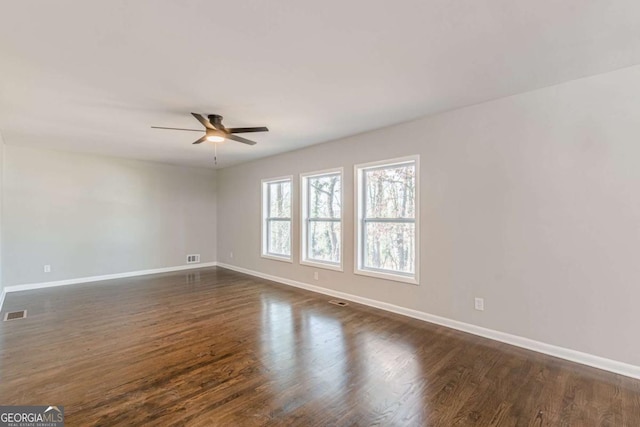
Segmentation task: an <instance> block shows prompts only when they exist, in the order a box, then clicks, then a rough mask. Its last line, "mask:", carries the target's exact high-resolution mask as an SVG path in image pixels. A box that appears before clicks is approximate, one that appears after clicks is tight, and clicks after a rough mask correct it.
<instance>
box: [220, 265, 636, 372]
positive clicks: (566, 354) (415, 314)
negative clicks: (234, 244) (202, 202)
mask: <svg viewBox="0 0 640 427" xmlns="http://www.w3.org/2000/svg"><path fill="white" fill-rule="evenodd" d="M218 266H219V267H222V268H227V269H229V270H234V271H237V272H240V273H244V274H248V275H250V276H256V277H260V278H263V279H267V280H271V281H274V282H278V283H282V284H285V285H289V286H294V287H296V288H301V289H306V290H308V291H312V292H317V293H320V294H325V295H329V296H332V297H336V298H341V299H345V300H349V301H353V302H355V303H358V304H363V305H368V306H370V307H375V308H379V309H381V310H386V311H390V312H392V313H396V314H401V315H404V316H408V317H412V318H414V319H419V320H423V321H425V322H430V323H435V324H437V325H441V326H446V327H448V328H451V329H456V330H459V331H463V332H467V333H470V334H473V335H478V336H481V337H484V338H489V339H492V340H495V341H500V342H503V343H506V344H511V345H514V346H516V347H521V348H525V349H527V350H532V351H536V352H538V353H544V354H547V355H549V356H554V357H558V358H561V359H565V360H569V361H571V362H576V363H580V364H582V365H587V366H591V367H594V368H598V369H603V370H605V371H609V372H613V373H616V374H620V375H624V376H627V377H631V378H636V379H640V366H636V365H631V364H628V363H624V362H619V361H616V360H611V359H607V358H604V357H600V356H595V355H593V354H589V353H583V352H580V351H576V350H571V349H568V348H564V347H559V346H556V345H552V344H547V343H544V342H540V341H535V340H532V339H529V338H524V337H520V336H517V335H512V334H508V333H506V332H500V331H496V330H493V329H488V328H483V327H482V326H477V325H472V324H470V323H465V322H460V321H458V320H453V319H449V318H446V317H441V316H436V315H433V314H429V313H425V312H422V311H418V310H413V309H410V308H405V307H400V306H397V305H394V304H389V303H386V302H382V301H377V300H373V299H369V298H364V297H360V296H357V295H353V294H348V293H345V292H340V291H335V290H333V289H327V288H323V287H320V286H315V285H311V284H308V283H304V282H299V281H297V280H291V279H285V278H282V277H277V276H271V275H269V274H264V273H260V272H258V271H253V270H248V269H246V268H242V267H237V266H234V265H229V264H224V263H220V262H219V263H218Z"/></svg>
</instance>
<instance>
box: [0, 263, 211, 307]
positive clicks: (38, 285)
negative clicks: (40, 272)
mask: <svg viewBox="0 0 640 427" xmlns="http://www.w3.org/2000/svg"><path fill="white" fill-rule="evenodd" d="M216 265H217V263H216V262H203V263H199V264H186V265H178V266H176V267H165V268H154V269H151V270H139V271H128V272H126V273H115V274H105V275H103V276H90V277H79V278H77V279H67V280H57V281H55V282H42V283H28V284H24V285H14V286H7V287H6V288H4V293H9V292H20V291H30V290H33V289H42V288H53V287H56V286H66V285H77V284H79V283H89V282H99V281H103V280H112V279H123V278H126V277H135V276H146V275H147V274H158V273H170V272H172V271H180V270H191V269H194V268H205V267H215V266H216ZM4 293H3V296H4ZM0 308H1V306H0Z"/></svg>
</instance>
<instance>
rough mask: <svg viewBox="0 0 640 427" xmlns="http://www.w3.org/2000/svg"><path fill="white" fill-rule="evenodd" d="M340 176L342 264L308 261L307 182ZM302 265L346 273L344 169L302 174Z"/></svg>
mask: <svg viewBox="0 0 640 427" xmlns="http://www.w3.org/2000/svg"><path fill="white" fill-rule="evenodd" d="M335 173H339V174H340V262H339V263H338V264H334V263H329V262H322V261H317V260H309V259H307V212H306V211H307V197H308V194H307V191H306V185H305V180H306V179H307V178H313V177H316V176H323V175H329V174H335ZM299 262H300V264H301V265H307V266H310V267H317V268H324V269H326V270H334V271H344V168H342V167H340V168H333V169H324V170H320V171H314V172H306V173H301V174H300V261H299Z"/></svg>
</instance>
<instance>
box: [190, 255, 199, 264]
mask: <svg viewBox="0 0 640 427" xmlns="http://www.w3.org/2000/svg"><path fill="white" fill-rule="evenodd" d="M199 262H200V254H191V255H187V264H196V263H199Z"/></svg>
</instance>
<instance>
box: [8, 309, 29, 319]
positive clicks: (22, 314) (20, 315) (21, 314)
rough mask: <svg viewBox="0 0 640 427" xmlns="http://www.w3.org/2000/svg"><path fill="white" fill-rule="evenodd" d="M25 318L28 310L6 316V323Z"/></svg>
mask: <svg viewBox="0 0 640 427" xmlns="http://www.w3.org/2000/svg"><path fill="white" fill-rule="evenodd" d="M25 317H27V310H21V311H12V312H9V313H6V314H5V315H4V321H5V322H6V321H7V320H18V319H24V318H25Z"/></svg>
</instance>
